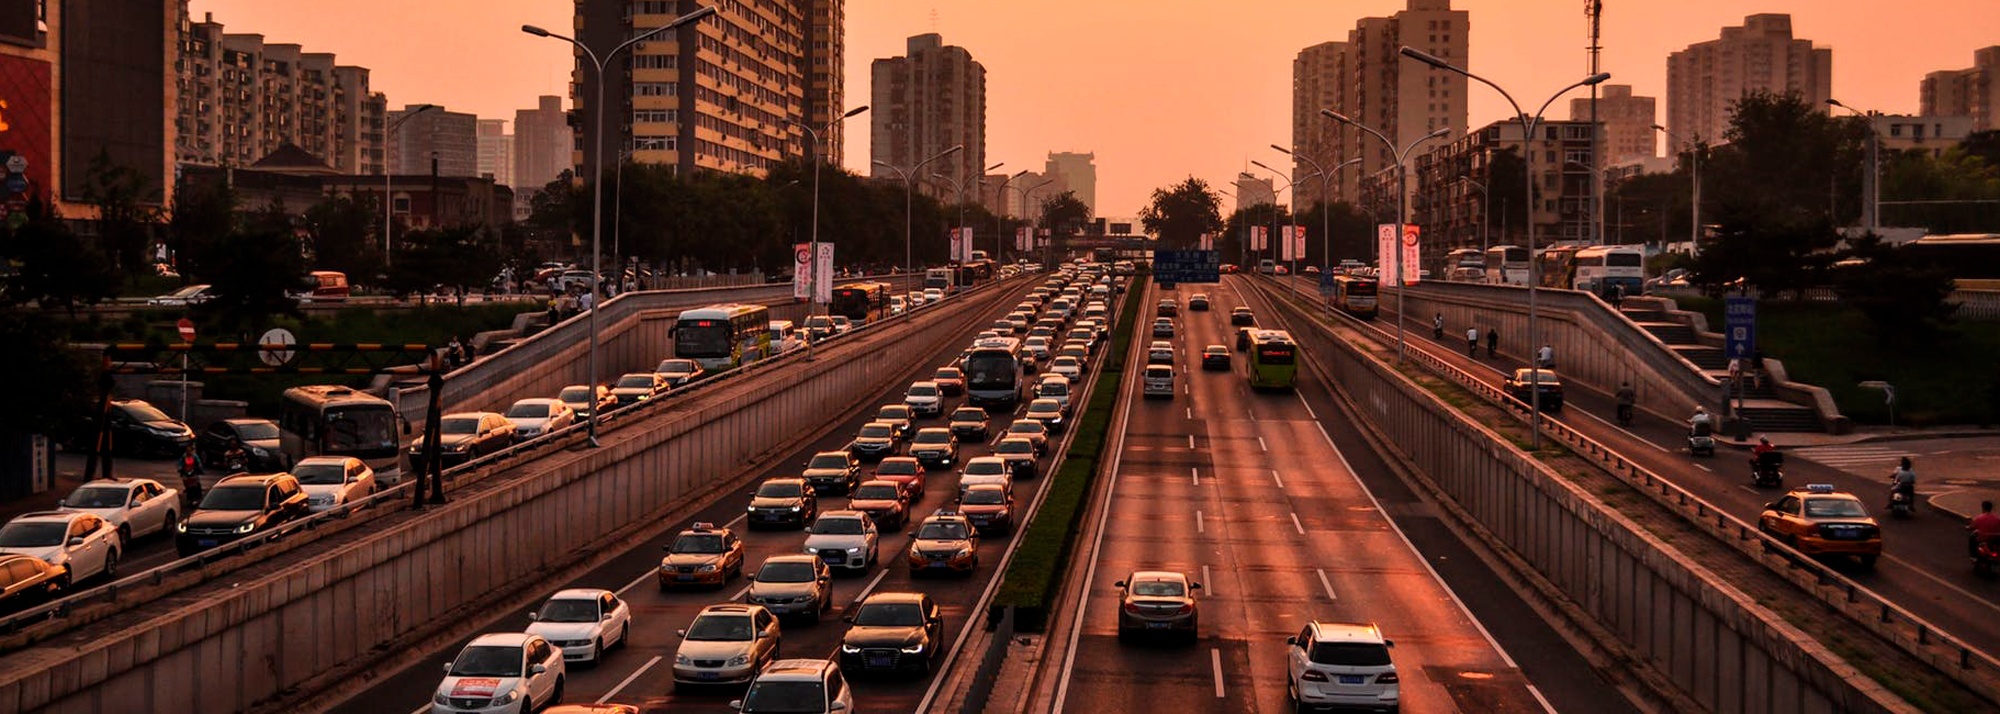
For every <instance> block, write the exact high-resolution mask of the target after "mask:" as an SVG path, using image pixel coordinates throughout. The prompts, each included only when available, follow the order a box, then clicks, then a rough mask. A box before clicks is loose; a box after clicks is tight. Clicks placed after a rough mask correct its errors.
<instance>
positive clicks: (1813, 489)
mask: <svg viewBox="0 0 2000 714" xmlns="http://www.w3.org/2000/svg"><path fill="white" fill-rule="evenodd" d="M1806 492H1807V493H1822V494H1824V493H1834V492H1835V489H1834V487H1833V484H1830V483H1809V484H1806Z"/></svg>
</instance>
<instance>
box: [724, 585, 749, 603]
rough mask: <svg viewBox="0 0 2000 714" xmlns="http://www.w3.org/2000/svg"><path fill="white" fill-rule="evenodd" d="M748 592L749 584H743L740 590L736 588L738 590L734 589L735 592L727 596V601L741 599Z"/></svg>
mask: <svg viewBox="0 0 2000 714" xmlns="http://www.w3.org/2000/svg"><path fill="white" fill-rule="evenodd" d="M749 593H750V586H748V585H745V586H743V589H742V590H738V591H736V594H735V595H731V596H729V601H730V602H736V601H738V600H742V599H743V596H744V595H748V594H749Z"/></svg>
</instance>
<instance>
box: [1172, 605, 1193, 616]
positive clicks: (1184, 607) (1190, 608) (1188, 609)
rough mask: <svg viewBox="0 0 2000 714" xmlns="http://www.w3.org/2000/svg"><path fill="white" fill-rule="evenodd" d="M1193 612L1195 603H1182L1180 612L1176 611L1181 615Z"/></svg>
mask: <svg viewBox="0 0 2000 714" xmlns="http://www.w3.org/2000/svg"><path fill="white" fill-rule="evenodd" d="M1192 612H1194V606H1193V605H1182V606H1181V609H1180V610H1179V611H1178V612H1176V613H1175V614H1179V615H1186V614H1189V613H1192Z"/></svg>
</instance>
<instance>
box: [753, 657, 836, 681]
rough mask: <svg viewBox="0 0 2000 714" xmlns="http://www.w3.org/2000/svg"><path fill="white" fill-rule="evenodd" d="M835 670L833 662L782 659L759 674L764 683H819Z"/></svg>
mask: <svg viewBox="0 0 2000 714" xmlns="http://www.w3.org/2000/svg"><path fill="white" fill-rule="evenodd" d="M832 668H833V662H831V661H828V660H823V659H781V660H778V661H776V662H772V663H770V664H767V665H764V671H762V672H759V673H757V680H758V681H762V682H817V681H820V679H822V678H824V677H825V676H826V671H827V670H829V669H832Z"/></svg>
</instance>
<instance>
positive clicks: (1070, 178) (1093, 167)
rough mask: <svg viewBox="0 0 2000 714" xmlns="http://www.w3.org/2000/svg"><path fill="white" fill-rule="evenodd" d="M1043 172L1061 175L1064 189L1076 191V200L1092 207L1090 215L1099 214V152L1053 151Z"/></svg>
mask: <svg viewBox="0 0 2000 714" xmlns="http://www.w3.org/2000/svg"><path fill="white" fill-rule="evenodd" d="M1042 173H1044V174H1048V175H1051V176H1057V177H1060V178H1061V179H1062V183H1063V190H1064V191H1070V192H1073V193H1075V194H1076V200H1078V201H1082V202H1083V205H1084V206H1086V207H1089V208H1090V215H1093V216H1095V215H1097V154H1094V153H1087V152H1086V153H1077V152H1071V151H1051V152H1049V160H1048V164H1047V166H1046V168H1044V169H1043V170H1042ZM1056 193H1057V194H1058V195H1059V194H1060V193H1061V192H1056Z"/></svg>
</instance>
